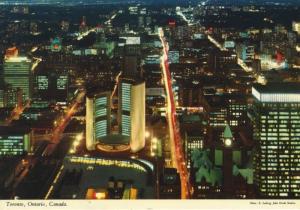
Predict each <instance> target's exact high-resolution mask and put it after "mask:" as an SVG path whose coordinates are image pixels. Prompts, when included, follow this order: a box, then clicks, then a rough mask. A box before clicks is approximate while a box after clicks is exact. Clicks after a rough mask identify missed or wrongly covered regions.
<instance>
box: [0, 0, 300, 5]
mask: <svg viewBox="0 0 300 210" xmlns="http://www.w3.org/2000/svg"><path fill="white" fill-rule="evenodd" d="M0 4H2V5H14V4H20V5H45V4H47V5H67V6H76V5H95V4H98V5H101V4H106V5H109V4H146V5H160V4H161V5H168V4H170V5H196V4H203V5H225V6H235V5H236V6H241V5H278V6H279V5H300V2H299V1H298V0H272V1H269V0H263V1H262V0H189V1H186V0H161V1H156V0H2V1H0Z"/></svg>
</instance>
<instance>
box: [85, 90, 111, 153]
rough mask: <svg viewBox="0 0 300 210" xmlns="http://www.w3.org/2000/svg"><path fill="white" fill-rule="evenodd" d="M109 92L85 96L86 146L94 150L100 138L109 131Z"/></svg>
mask: <svg viewBox="0 0 300 210" xmlns="http://www.w3.org/2000/svg"><path fill="white" fill-rule="evenodd" d="M110 96H111V93H110V92H103V93H100V94H96V95H92V96H88V97H87V98H86V146H87V149H88V150H94V149H95V146H96V144H97V143H99V142H100V140H101V138H103V137H105V136H107V135H108V134H109V133H110V130H111V129H110V125H111V123H110V121H111V120H110V118H111V117H110V115H111V114H110V113H111V110H110V107H111V100H110Z"/></svg>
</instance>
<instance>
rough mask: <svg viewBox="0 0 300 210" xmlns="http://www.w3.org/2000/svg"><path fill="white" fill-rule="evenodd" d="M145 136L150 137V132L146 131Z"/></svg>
mask: <svg viewBox="0 0 300 210" xmlns="http://www.w3.org/2000/svg"><path fill="white" fill-rule="evenodd" d="M145 137H146V138H147V139H148V138H149V137H150V132H149V131H146V132H145Z"/></svg>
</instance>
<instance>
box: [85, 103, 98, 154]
mask: <svg viewBox="0 0 300 210" xmlns="http://www.w3.org/2000/svg"><path fill="white" fill-rule="evenodd" d="M85 120H86V148H87V149H88V150H94V149H95V146H96V142H95V138H94V99H93V98H88V97H87V98H86V118H85Z"/></svg>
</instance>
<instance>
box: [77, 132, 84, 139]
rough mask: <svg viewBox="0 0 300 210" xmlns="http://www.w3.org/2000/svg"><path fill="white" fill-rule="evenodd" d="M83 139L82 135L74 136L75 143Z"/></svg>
mask: <svg viewBox="0 0 300 210" xmlns="http://www.w3.org/2000/svg"><path fill="white" fill-rule="evenodd" d="M82 138H83V136H82V133H81V134H78V135H77V136H76V141H81V140H82Z"/></svg>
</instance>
